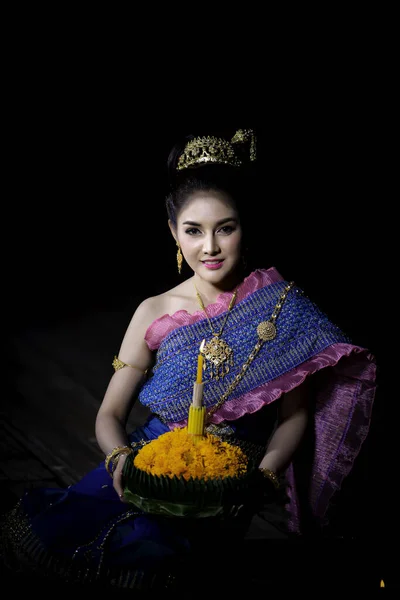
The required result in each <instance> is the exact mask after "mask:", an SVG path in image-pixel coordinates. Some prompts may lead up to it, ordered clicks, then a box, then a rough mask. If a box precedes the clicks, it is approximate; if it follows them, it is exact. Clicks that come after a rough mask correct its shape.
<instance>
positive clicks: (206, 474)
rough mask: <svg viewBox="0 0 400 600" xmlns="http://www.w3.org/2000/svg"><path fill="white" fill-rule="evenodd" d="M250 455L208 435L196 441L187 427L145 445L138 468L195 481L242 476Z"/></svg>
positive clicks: (136, 465)
mask: <svg viewBox="0 0 400 600" xmlns="http://www.w3.org/2000/svg"><path fill="white" fill-rule="evenodd" d="M247 462H248V460H247V456H246V454H245V453H244V452H243V451H242V450H241V448H239V447H238V446H234V445H232V444H229V443H227V442H224V441H222V440H221V439H220V438H218V437H217V436H215V435H212V434H206V435H204V436H203V437H202V438H200V439H198V440H196V443H194V441H193V436H191V435H190V434H189V433H188V431H187V427H182V428H176V429H173V430H172V431H168V432H167V433H164V434H162V435H160V436H159V437H158V438H157V439H155V440H152V441H151V443H148V444H146V445H145V446H143V447H142V448H141V449H140V451H139V452H138V453H137V455H136V457H135V459H134V463H133V464H134V466H135V467H136V468H137V469H140V470H142V471H144V472H146V473H148V474H150V475H155V476H158V477H160V476H167V477H170V478H173V477H179V478H184V479H185V480H186V481H188V480H189V479H190V478H193V479H202V480H207V479H219V478H226V477H240V476H241V475H244V474H245V473H246V471H247Z"/></svg>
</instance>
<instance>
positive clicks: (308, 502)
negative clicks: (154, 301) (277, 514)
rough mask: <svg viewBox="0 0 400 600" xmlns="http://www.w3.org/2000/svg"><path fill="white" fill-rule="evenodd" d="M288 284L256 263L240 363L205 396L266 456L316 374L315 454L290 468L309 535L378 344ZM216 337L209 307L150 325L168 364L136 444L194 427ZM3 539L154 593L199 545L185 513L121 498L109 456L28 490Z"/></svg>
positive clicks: (372, 372)
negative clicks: (263, 335) (206, 343)
mask: <svg viewBox="0 0 400 600" xmlns="http://www.w3.org/2000/svg"><path fill="white" fill-rule="evenodd" d="M288 283H289V282H287V281H285V280H284V279H283V277H282V276H281V275H280V274H279V273H278V271H277V270H276V269H275V268H270V269H267V270H264V269H259V270H256V271H254V272H253V273H251V274H250V275H249V276H248V277H246V279H245V280H244V281H243V282H242V283H241V285H240V286H239V287H238V289H237V299H236V303H235V305H234V307H233V308H232V310H231V311H230V314H229V317H228V318H227V320H226V323H225V325H224V328H223V332H222V336H221V337H222V338H223V340H224V341H225V342H226V343H227V344H228V345H229V347H230V348H231V349H232V351H233V363H232V365H231V366H230V367H229V370H228V369H226V372H225V373H224V374H223V376H220V377H215V376H211V375H212V371H211V369H208V368H207V369H206V370H205V372H204V395H203V402H204V405H205V406H206V410H207V411H209V413H210V416H209V419H208V428H209V430H210V431H211V432H213V433H216V434H217V435H221V436H225V437H228V439H232V440H235V441H236V442H237V443H240V444H241V445H242V446H243V448H246V449H247V450H248V451H249V452H252V453H253V456H256V457H257V460H260V461H261V459H262V456H263V455H264V453H265V450H266V446H267V444H268V441H269V439H270V437H271V435H272V433H273V431H274V428H275V427H276V423H277V408H278V406H279V402H280V399H281V398H282V395H283V394H285V393H287V392H290V390H292V389H294V388H296V387H297V386H299V385H301V384H302V383H303V382H304V381H305V380H306V379H307V381H309V383H310V385H309V386H308V389H309V393H310V395H311V398H310V415H311V418H310V427H309V432H308V433H307V435H306V436H305V439H304V444H303V446H304V449H303V451H301V450H299V452H298V454H296V455H295V457H294V459H293V461H292V462H291V464H290V465H289V467H288V468H287V470H286V472H285V480H286V482H287V493H288V503H287V506H286V507H285V508H286V509H287V515H288V518H287V522H286V528H287V531H288V532H290V533H292V534H293V535H299V534H302V533H304V532H305V531H306V530H307V527H308V525H309V524H310V523H312V524H313V525H316V526H317V527H323V526H324V524H325V523H326V519H327V511H328V508H329V505H330V502H331V500H332V498H333V496H334V494H335V492H337V491H338V490H339V489H340V487H341V484H342V482H343V480H344V478H345V477H346V476H347V475H348V474H349V472H350V471H351V469H352V466H353V463H354V461H355V458H356V457H357V455H358V453H359V451H360V449H361V446H362V444H363V442H364V440H365V439H366V437H367V434H368V431H369V426H370V419H371V412H372V405H373V400H374V396H375V386H376V364H375V358H374V356H373V355H372V354H371V353H370V351H369V350H368V349H366V348H362V347H359V346H357V345H354V344H353V343H352V342H351V341H350V339H349V338H348V337H347V335H346V334H345V333H343V332H342V331H341V330H340V329H339V327H337V326H336V325H335V324H334V323H332V322H331V321H330V319H329V318H328V316H327V315H326V314H324V313H323V312H322V311H321V310H320V309H319V308H318V307H317V306H316V305H315V303H313V302H312V300H310V299H309V298H308V297H307V296H306V294H304V293H303V291H302V290H301V289H299V287H297V286H296V285H293V286H292V287H290V288H289V287H288ZM285 289H288V290H289V291H288V292H287V294H285ZM231 296H232V293H231V292H226V293H222V294H220V296H219V297H218V299H217V301H216V302H215V303H214V304H211V305H208V306H207V313H208V316H209V319H210V321H211V324H212V326H213V330H214V331H219V329H220V328H221V326H222V323H223V322H224V320H225V317H226V313H227V310H228V305H229V302H230V300H231ZM282 298H283V301H282ZM279 304H280V306H278V310H277V305H279ZM272 315H277V317H276V319H275V320H274V319H272V320H273V321H274V324H275V327H276V335H275V337H273V339H265V340H262V343H261V344H259V345H258V346H257V342H259V341H260V333H259V332H260V330H259V329H258V326H259V324H260V323H266V322H267V323H268V322H270V321H271V316H272ZM211 337H212V335H211V331H210V323H209V321H208V319H207V318H206V317H205V314H204V311H202V310H199V311H197V312H195V313H194V314H189V313H188V312H187V311H185V310H180V311H178V312H176V313H174V314H173V315H164V316H162V317H161V318H159V319H157V320H156V321H154V322H153V323H152V324H151V325H150V327H149V328H148V330H147V332H146V342H147V344H148V346H149V348H150V349H151V350H152V351H154V352H155V353H156V361H155V366H154V368H153V370H152V373H151V374H150V376H149V378H148V379H147V380H146V381H145V383H144V384H143V386H142V388H141V389H140V392H139V396H138V400H139V401H140V402H141V403H142V404H143V405H145V406H147V407H149V409H150V410H151V416H150V417H149V418H148V420H147V422H146V423H145V424H144V425H143V426H142V427H138V428H137V429H136V430H135V431H133V432H132V433H131V434H130V442H135V441H136V442H137V441H141V440H144V441H147V440H151V439H154V438H156V437H158V436H159V435H160V434H162V433H164V432H166V431H169V430H171V429H173V428H175V427H182V426H184V425H186V424H187V417H188V411H189V406H190V403H191V401H192V391H193V382H194V381H195V378H196V369H197V355H198V351H199V346H200V343H201V341H202V340H203V339H206V340H209V339H210V338H211ZM267 337H268V336H267ZM256 347H257V348H258V349H257V350H256V351H255V348H256ZM250 356H252V359H251V360H249V357H250ZM246 364H247V367H244V365H246ZM239 374H240V376H239V377H238V375H239ZM234 382H236V384H235V383H234ZM228 389H231V392H230V393H229V394H228V395H226V391H227V390H228ZM224 394H225V396H226V397H225V399H224V401H223V403H222V404H221V403H220V399H221V398H222V397H223V396H224ZM217 404H218V410H216V411H215V412H212V409H213V407H215V406H216V405H217ZM285 514H286V513H285ZM274 531H276V528H274ZM2 538H3V553H4V555H5V559H6V562H8V563H10V564H11V565H12V566H14V568H16V567H22V568H24V569H31V570H32V571H34V572H39V573H45V574H46V575H48V576H56V577H60V578H63V579H68V580H70V581H81V582H85V581H87V582H93V581H102V580H104V581H107V582H108V583H110V584H111V585H115V586H116V587H132V588H134V587H142V588H144V589H146V586H148V587H149V588H151V587H154V586H157V585H165V583H166V582H168V577H169V574H170V573H171V572H172V571H173V566H174V561H175V559H176V557H184V556H187V555H188V554H190V551H191V540H190V537H188V536H187V535H186V533H185V529H184V527H182V524H181V523H178V521H177V520H176V519H168V518H161V517H157V516H151V515H147V514H144V513H142V512H141V511H140V510H137V509H135V507H134V506H132V505H126V504H123V503H121V502H120V500H119V498H118V496H117V494H116V492H115V490H114V489H113V487H112V482H111V480H110V476H109V475H108V473H107V472H106V470H105V466H104V462H102V463H101V464H100V465H99V466H98V467H97V468H96V469H94V470H93V471H91V472H89V473H88V474H87V475H85V476H84V477H83V478H82V479H81V480H80V481H78V482H77V483H76V484H75V485H72V486H70V487H69V488H68V489H65V490H60V489H48V488H47V489H35V490H31V491H29V492H28V493H26V494H25V495H24V496H23V497H22V498H21V500H20V501H19V503H18V505H17V506H16V507H15V508H14V509H13V510H12V511H11V513H9V514H8V515H7V516H6V518H5V520H4V522H3V526H2ZM171 569H172V571H171Z"/></svg>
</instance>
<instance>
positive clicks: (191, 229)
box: [185, 227, 200, 235]
mask: <svg viewBox="0 0 400 600" xmlns="http://www.w3.org/2000/svg"><path fill="white" fill-rule="evenodd" d="M185 233H187V234H189V235H196V234H197V233H200V230H199V229H197V227H190V229H186V230H185Z"/></svg>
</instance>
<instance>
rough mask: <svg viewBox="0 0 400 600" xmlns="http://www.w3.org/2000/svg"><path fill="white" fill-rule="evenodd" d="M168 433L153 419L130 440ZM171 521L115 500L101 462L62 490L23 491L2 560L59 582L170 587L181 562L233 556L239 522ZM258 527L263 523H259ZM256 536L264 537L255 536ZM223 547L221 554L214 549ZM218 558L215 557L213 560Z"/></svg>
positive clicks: (7, 528) (7, 523)
mask: <svg viewBox="0 0 400 600" xmlns="http://www.w3.org/2000/svg"><path fill="white" fill-rule="evenodd" d="M166 431H169V429H168V428H167V427H166V426H165V425H164V424H163V423H162V422H161V421H160V420H159V419H157V418H156V417H153V416H151V417H149V419H148V420H147V422H146V423H145V425H143V426H142V427H139V428H138V429H136V430H135V431H134V432H133V433H132V434H131V435H130V437H129V440H130V442H131V443H132V442H135V441H140V440H151V439H155V438H157V437H158V436H159V435H161V434H162V433H165V432H166ZM236 521H237V523H235V526H232V523H228V524H222V525H221V524H216V523H215V519H212V518H210V519H199V520H193V521H191V520H189V519H177V518H169V517H160V516H153V515H149V514H145V513H143V512H142V511H140V510H138V509H136V508H135V507H134V506H133V505H132V504H125V503H123V502H121V501H120V499H119V497H118V495H117V493H116V491H115V489H114V488H113V485H112V480H111V478H110V475H109V474H108V473H107V471H106V469H105V465H104V461H102V462H101V463H100V464H99V466H98V467H97V468H95V469H93V470H92V471H90V472H89V473H87V475H85V476H84V477H83V478H82V479H81V480H80V481H78V482H77V483H76V484H75V485H72V486H70V487H69V488H68V489H65V490H62V489H54V488H38V489H33V490H30V491H29V492H27V493H26V494H25V495H24V496H23V497H22V498H21V499H20V501H19V502H18V504H17V506H15V507H14V508H13V509H12V511H10V512H9V513H8V514H7V515H6V516H5V519H4V521H3V523H2V530H3V533H2V549H1V550H2V554H3V557H4V558H5V562H6V564H7V565H8V566H9V567H10V569H11V570H15V571H17V570H18V571H20V572H21V571H22V572H25V573H29V572H31V573H34V574H37V575H39V576H46V578H47V579H48V578H49V577H50V578H56V580H57V581H59V580H60V579H61V580H63V581H65V582H71V583H78V584H92V583H93V582H99V581H100V582H101V581H104V582H106V584H107V585H111V586H114V587H116V588H139V589H142V590H146V589H165V588H166V587H168V586H171V587H173V584H174V581H175V579H176V578H177V577H179V573H181V572H182V571H185V570H186V572H187V568H188V559H189V558H191V557H193V553H195V555H196V552H197V551H198V550H200V553H198V552H197V556H201V557H202V560H203V559H204V555H205V553H206V555H207V556H208V557H209V558H210V556H211V555H212V554H213V552H215V553H216V560H217V561H218V560H220V558H221V556H222V555H223V553H224V552H226V551H227V550H229V552H230V553H232V552H234V551H235V550H234V549H235V543H236V541H238V542H239V541H240V540H241V539H243V535H244V533H243V532H244V529H243V525H242V523H241V522H240V520H236ZM264 522H265V520H264ZM263 535H264V534H263ZM222 546H223V548H224V550H222V549H221V547H222ZM218 556H219V559H218Z"/></svg>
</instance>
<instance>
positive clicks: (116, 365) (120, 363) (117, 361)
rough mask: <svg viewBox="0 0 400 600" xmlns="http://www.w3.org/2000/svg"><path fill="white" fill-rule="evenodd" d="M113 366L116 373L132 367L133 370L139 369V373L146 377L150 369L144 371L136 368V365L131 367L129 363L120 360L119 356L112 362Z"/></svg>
mask: <svg viewBox="0 0 400 600" xmlns="http://www.w3.org/2000/svg"><path fill="white" fill-rule="evenodd" d="M112 366H113V367H114V370H115V371H119V370H120V369H123V368H124V367H130V368H131V369H137V370H138V371H141V372H142V373H143V374H144V375H146V373H147V371H148V369H146V370H145V371H143V369H141V368H140V367H136V366H135V365H130V364H129V363H126V362H123V361H122V360H120V359H119V358H118V356H114V360H113V361H112Z"/></svg>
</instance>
